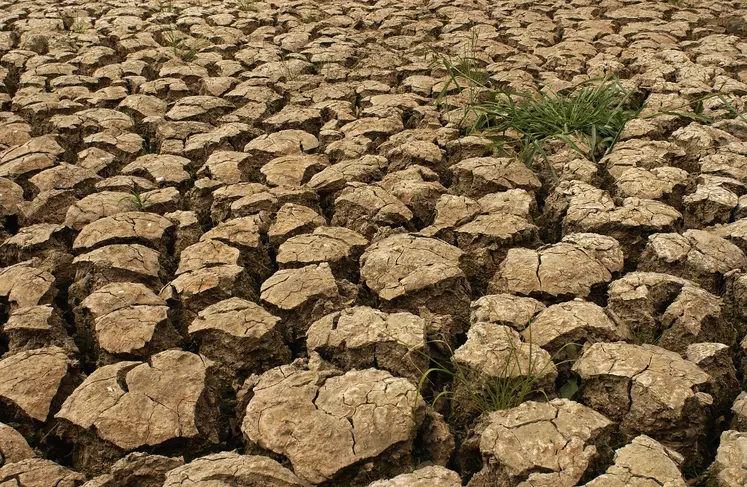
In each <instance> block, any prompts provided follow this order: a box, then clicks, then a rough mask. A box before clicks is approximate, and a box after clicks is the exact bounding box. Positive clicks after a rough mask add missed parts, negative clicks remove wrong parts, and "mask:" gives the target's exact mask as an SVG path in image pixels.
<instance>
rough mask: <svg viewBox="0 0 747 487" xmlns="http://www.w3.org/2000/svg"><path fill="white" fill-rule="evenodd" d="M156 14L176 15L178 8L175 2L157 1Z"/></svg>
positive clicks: (169, 0)
mask: <svg viewBox="0 0 747 487" xmlns="http://www.w3.org/2000/svg"><path fill="white" fill-rule="evenodd" d="M155 10H156V12H159V13H169V14H170V13H174V12H176V6H175V5H174V0H157V1H156V7H155Z"/></svg>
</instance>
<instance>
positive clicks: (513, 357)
mask: <svg viewBox="0 0 747 487" xmlns="http://www.w3.org/2000/svg"><path fill="white" fill-rule="evenodd" d="M528 332H529V337H528V342H523V343H527V344H528V345H529V347H528V348H529V351H528V357H526V359H527V360H526V362H525V363H523V362H524V361H523V360H522V357H521V356H520V353H519V350H518V349H517V347H516V345H515V343H514V341H513V339H512V338H513V337H510V336H509V337H508V340H507V343H508V344H509V350H508V357H507V358H506V361H505V363H504V364H503V365H502V370H501V371H500V373H499V374H498V376H496V377H491V378H490V379H488V380H476V378H475V374H474V373H472V372H471V371H470V370H469V369H468V368H467V367H465V366H463V365H460V364H458V363H456V362H454V361H449V362H444V361H439V360H435V359H433V358H432V357H429V359H430V361H431V364H432V365H431V367H430V368H429V369H428V370H426V371H424V372H423V373H422V375H421V378H420V381H419V384H418V393H419V394H422V392H424V390H425V385H426V383H427V382H432V381H431V376H433V375H442V376H445V377H447V378H448V379H450V381H451V385H450V387H449V388H447V389H445V390H443V391H441V392H439V393H438V394H437V395H436V396H435V397H433V399H432V400H431V406H432V407H435V405H436V403H437V402H438V401H439V400H440V399H442V398H445V399H448V400H449V401H450V402H451V403H452V414H461V415H467V416H470V415H474V414H480V413H486V412H491V411H499V410H503V409H510V408H513V407H516V406H518V405H519V404H521V403H522V402H524V401H525V400H527V399H529V398H530V397H535V396H540V397H542V396H544V397H545V398H547V396H546V394H545V392H544V391H543V390H542V388H541V387H539V384H540V382H541V381H542V380H543V379H544V377H545V373H546V372H547V369H548V367H549V366H550V365H551V364H552V363H553V360H548V361H542V360H540V359H539V358H538V357H537V353H536V352H535V351H534V347H533V346H532V332H531V323H530V324H529V326H528ZM507 334H510V332H509V331H508V330H507ZM435 343H436V344H437V345H439V346H441V347H445V348H446V349H448V351H449V353H450V355H453V353H452V350H451V347H450V346H449V345H448V343H446V342H444V341H437V342H435ZM568 345H572V344H568ZM568 345H566V346H568ZM566 346H564V347H562V348H561V349H560V350H559V351H558V353H557V354H556V356H557V355H558V354H560V353H562V351H563V350H564V349H565V348H566ZM553 358H554V357H553ZM543 362H544V363H543ZM567 362H568V360H564V361H561V362H559V364H562V363H567ZM575 392H576V391H575V390H572V391H571V395H572V394H573V393H575ZM455 405H458V407H459V408H460V410H459V411H455V410H454V408H453V406H455Z"/></svg>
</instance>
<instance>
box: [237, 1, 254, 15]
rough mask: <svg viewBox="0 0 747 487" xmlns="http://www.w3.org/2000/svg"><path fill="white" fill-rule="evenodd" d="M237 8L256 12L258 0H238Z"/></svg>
mask: <svg viewBox="0 0 747 487" xmlns="http://www.w3.org/2000/svg"><path fill="white" fill-rule="evenodd" d="M236 8H238V9H239V10H241V11H242V12H256V11H257V0H236Z"/></svg>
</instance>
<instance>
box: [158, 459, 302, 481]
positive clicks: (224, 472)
mask: <svg viewBox="0 0 747 487" xmlns="http://www.w3.org/2000/svg"><path fill="white" fill-rule="evenodd" d="M234 485H237V486H238V485H246V486H257V487H259V486H261V487H308V486H309V484H307V483H306V482H304V481H303V480H301V479H299V478H298V477H296V475H294V474H293V472H291V471H290V470H288V469H287V468H285V467H283V466H282V465H280V464H279V463H278V462H276V461H275V460H272V459H270V458H267V457H262V456H256V455H239V454H238V453H234V452H223V453H215V454H212V455H207V456H204V457H201V458H197V459H195V460H193V461H192V462H190V463H188V464H186V465H183V466H181V467H178V468H175V469H173V470H171V471H170V472H169V473H167V474H166V481H165V482H164V484H163V487H233V486H234Z"/></svg>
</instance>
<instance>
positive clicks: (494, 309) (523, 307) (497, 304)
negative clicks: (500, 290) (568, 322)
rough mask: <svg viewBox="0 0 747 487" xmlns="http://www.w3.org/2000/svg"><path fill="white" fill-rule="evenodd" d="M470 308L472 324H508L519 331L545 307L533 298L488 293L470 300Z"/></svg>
mask: <svg viewBox="0 0 747 487" xmlns="http://www.w3.org/2000/svg"><path fill="white" fill-rule="evenodd" d="M470 309H471V312H470V322H471V323H472V324H473V325H474V324H475V323H492V324H496V325H505V326H510V327H511V328H513V329H514V330H516V331H519V332H520V331H522V330H524V329H525V328H526V327H527V325H529V323H531V321H532V319H533V318H534V317H535V316H536V315H537V314H538V313H540V312H541V311H542V310H544V309H545V305H544V304H542V303H540V302H539V301H537V300H536V299H533V298H527V297H523V296H514V295H512V294H490V295H488V296H483V297H481V298H480V299H478V300H476V301H472V304H471V305H470Z"/></svg>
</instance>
